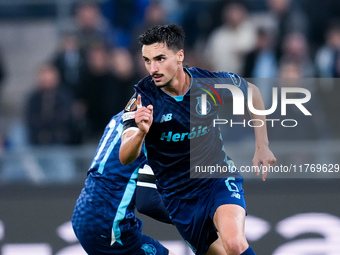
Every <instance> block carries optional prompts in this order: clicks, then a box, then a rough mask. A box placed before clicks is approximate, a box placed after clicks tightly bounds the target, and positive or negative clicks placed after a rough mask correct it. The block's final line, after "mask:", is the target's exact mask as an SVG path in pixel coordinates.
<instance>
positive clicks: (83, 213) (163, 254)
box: [72, 207, 169, 255]
mask: <svg viewBox="0 0 340 255" xmlns="http://www.w3.org/2000/svg"><path fill="white" fill-rule="evenodd" d="M79 209H84V207H80V208H78V207H76V209H75V211H74V214H73V217H72V226H73V230H74V232H75V234H76V236H77V238H78V240H79V242H80V244H81V245H82V247H83V248H84V250H85V251H86V252H87V253H88V254H90V255H102V254H117V255H118V254H119V255H168V254H169V251H168V250H167V249H166V248H165V247H164V246H163V245H161V244H160V243H159V242H158V241H156V240H154V239H152V238H151V237H149V236H146V235H144V234H142V233H141V230H142V226H143V222H142V221H141V220H140V219H138V218H137V217H136V216H135V215H134V213H133V212H130V213H128V214H127V218H126V219H125V220H123V221H122V222H121V224H120V229H121V237H120V240H119V242H117V241H116V242H114V243H113V244H112V241H111V240H112V239H111V238H112V220H108V219H106V217H105V214H104V215H98V214H96V213H93V211H89V210H86V209H85V210H79Z"/></svg>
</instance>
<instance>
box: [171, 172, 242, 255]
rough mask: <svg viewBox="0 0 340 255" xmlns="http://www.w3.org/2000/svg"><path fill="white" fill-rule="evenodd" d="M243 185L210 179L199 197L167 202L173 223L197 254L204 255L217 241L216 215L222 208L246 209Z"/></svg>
mask: <svg viewBox="0 0 340 255" xmlns="http://www.w3.org/2000/svg"><path fill="white" fill-rule="evenodd" d="M242 183H243V178H237V179H235V178H227V179H211V183H210V185H209V187H202V188H203V189H204V192H203V193H202V194H201V195H200V196H199V197H197V198H194V199H171V200H165V204H166V206H167V210H168V211H169V213H170V216H171V219H172V221H173V223H174V224H175V226H176V228H177V229H178V231H179V233H180V234H181V236H182V237H183V238H184V240H185V242H186V243H187V244H188V245H189V246H190V248H191V249H192V250H193V252H194V253H195V254H198V255H200V254H205V253H206V252H207V250H208V249H209V246H210V245H211V244H212V243H213V242H214V241H215V240H216V239H217V238H218V236H217V231H216V228H215V226H214V223H213V216H214V213H215V211H216V209H217V208H218V207H219V206H221V205H224V204H237V205H240V206H241V207H243V208H244V209H245V210H246V203H245V200H244V191H243V188H242Z"/></svg>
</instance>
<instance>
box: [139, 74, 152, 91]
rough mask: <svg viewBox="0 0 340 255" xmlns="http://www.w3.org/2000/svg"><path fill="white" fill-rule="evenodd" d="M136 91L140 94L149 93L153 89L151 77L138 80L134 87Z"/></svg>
mask: <svg viewBox="0 0 340 255" xmlns="http://www.w3.org/2000/svg"><path fill="white" fill-rule="evenodd" d="M134 87H135V89H136V90H137V91H141V92H151V91H153V90H154V89H155V87H156V86H154V83H153V80H152V77H151V76H150V75H148V76H146V77H144V78H142V79H141V80H139V82H138V83H137V84H135V85H134Z"/></svg>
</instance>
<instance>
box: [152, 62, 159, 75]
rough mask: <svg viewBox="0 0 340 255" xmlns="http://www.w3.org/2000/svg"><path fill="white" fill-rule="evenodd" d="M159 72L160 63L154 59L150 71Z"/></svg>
mask: <svg viewBox="0 0 340 255" xmlns="http://www.w3.org/2000/svg"><path fill="white" fill-rule="evenodd" d="M157 72H158V65H157V62H156V61H152V62H151V64H150V73H151V74H155V73H157Z"/></svg>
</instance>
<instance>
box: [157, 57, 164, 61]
mask: <svg viewBox="0 0 340 255" xmlns="http://www.w3.org/2000/svg"><path fill="white" fill-rule="evenodd" d="M157 60H158V61H159V62H163V61H164V60H165V58H164V57H160V58H158V59H157Z"/></svg>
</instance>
